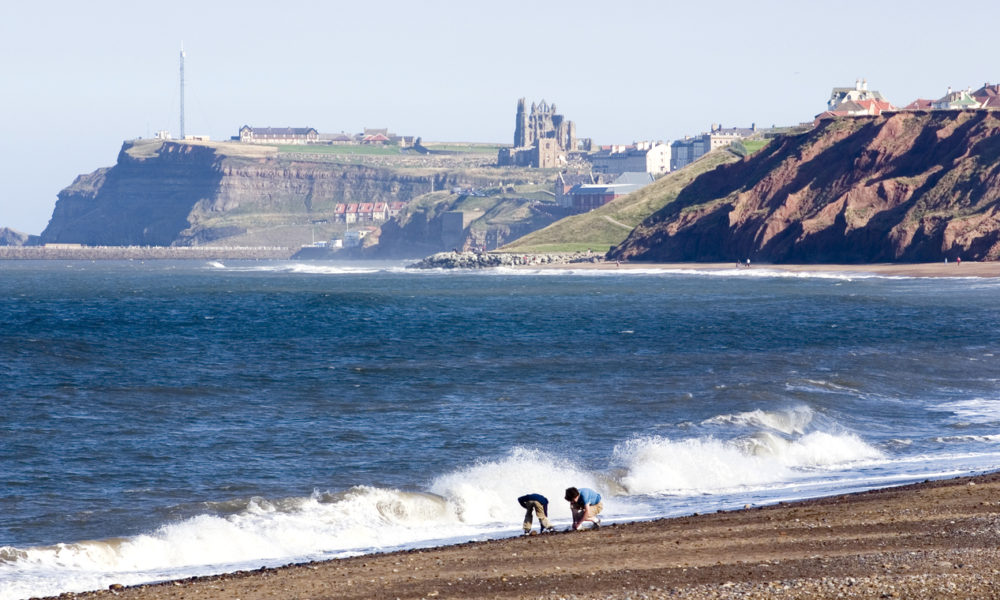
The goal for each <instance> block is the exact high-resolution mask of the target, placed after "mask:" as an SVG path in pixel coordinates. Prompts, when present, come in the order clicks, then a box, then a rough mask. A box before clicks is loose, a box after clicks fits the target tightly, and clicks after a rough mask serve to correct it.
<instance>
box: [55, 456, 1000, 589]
mask: <svg viewBox="0 0 1000 600" xmlns="http://www.w3.org/2000/svg"><path fill="white" fill-rule="evenodd" d="M609 502H614V499H613V498H612V499H609ZM998 543H1000V475H998V474H997V473H991V474H984V475H979V476H972V477H962V478H955V479H947V480H936V481H929V482H923V483H919V484H913V485H906V486H900V487H895V488H886V489H880V490H873V491H868V492H862V493H857V494H849V495H840V496H834V497H829V498H820V499H815V500H807V501H802V502H795V503H782V504H778V505H773V506H763V507H746V508H745V509H743V510H735V511H727V512H716V513H711V514H701V515H699V514H695V515H691V516H687V517H681V518H674V519H663V520H655V521H647V522H635V523H616V524H605V525H604V526H603V527H601V528H600V529H597V530H587V531H575V532H558V533H546V534H541V535H531V536H523V537H515V538H507V539H497V540H492V541H485V542H475V543H466V544H459V545H455V546H446V547H440V548H431V549H419V550H410V551H403V552H394V553H388V554H376V555H367V556H359V557H354V558H349V559H340V560H333V561H327V562H318V563H309V564H301V565H289V566H286V567H281V568H276V569H261V570H259V571H250V572H239V573H234V574H229V575H219V576H213V577H203V578H194V579H188V580H183V581H174V582H164V583H158V584H152V585H142V586H136V587H132V588H119V587H118V586H111V587H112V588H113V589H109V590H104V591H99V592H88V593H81V594H63V595H62V596H60V597H61V598H81V599H95V600H96V599H101V598H116V599H123V600H127V599H134V600H166V599H176V598H186V599H198V600H222V599H228V600H232V599H235V598H239V599H240V600H257V599H265V598H282V599H285V600H288V599H300V598H301V599H306V598H310V599H313V598H344V599H359V600H360V599H368V598H387V599H393V598H504V599H506V598H509V599H533V598H538V599H557V598H565V599H595V600H596V599H626V598H629V599H641V598H697V599H702V598H997V597H1000V587H998V584H1000V570H998V567H1000V551H998Z"/></svg>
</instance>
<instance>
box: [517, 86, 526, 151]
mask: <svg viewBox="0 0 1000 600" xmlns="http://www.w3.org/2000/svg"><path fill="white" fill-rule="evenodd" d="M527 130H528V113H527V112H525V110H524V98H521V99H520V100H518V101H517V116H516V117H515V118H514V147H515V148H523V147H525V146H527V145H528V140H527V134H528V131H527Z"/></svg>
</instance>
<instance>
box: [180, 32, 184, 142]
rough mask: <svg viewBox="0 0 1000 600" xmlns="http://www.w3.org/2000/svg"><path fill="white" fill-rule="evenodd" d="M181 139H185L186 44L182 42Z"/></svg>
mask: <svg viewBox="0 0 1000 600" xmlns="http://www.w3.org/2000/svg"><path fill="white" fill-rule="evenodd" d="M181 139H182V140H183V139H184V42H181Z"/></svg>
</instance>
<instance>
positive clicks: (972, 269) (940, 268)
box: [517, 261, 1000, 278]
mask: <svg viewBox="0 0 1000 600" xmlns="http://www.w3.org/2000/svg"><path fill="white" fill-rule="evenodd" d="M517 268H535V269H572V270H601V271H608V270H610V271H613V270H660V271H731V270H737V271H749V272H753V271H780V272H786V273H838V274H848V275H849V274H852V273H856V274H861V275H880V276H885V277H984V278H989V277H1000V262H970V261H963V262H961V263H955V262H949V263H944V262H941V263H870V264H858V265H842V264H768V263H760V264H753V265H751V267H750V268H749V269H748V268H747V267H742V266H741V267H738V266H737V265H736V263H640V262H623V263H621V264H620V265H619V264H615V263H613V262H578V263H561V264H543V265H531V266H525V267H517Z"/></svg>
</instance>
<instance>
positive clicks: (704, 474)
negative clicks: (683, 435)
mask: <svg viewBox="0 0 1000 600" xmlns="http://www.w3.org/2000/svg"><path fill="white" fill-rule="evenodd" d="M881 457H882V453H881V452H880V451H879V450H877V449H876V448H874V447H873V446H871V445H869V444H867V443H865V442H864V441H863V440H861V439H860V438H859V437H857V436H856V435H854V434H850V433H845V434H839V435H834V434H829V433H823V432H812V433H808V434H805V435H802V436H799V437H797V438H794V439H791V440H789V439H785V438H784V437H781V436H779V435H775V434H773V433H770V432H758V433H756V434H754V435H752V436H749V437H744V438H738V439H735V440H728V441H724V440H719V439H715V438H688V439H683V440H671V439H667V438H664V437H659V436H651V437H641V438H635V439H632V440H629V441H628V442H626V443H624V444H620V445H618V446H617V447H616V448H615V458H616V460H617V461H618V462H619V463H620V464H622V465H623V467H624V469H625V474H624V475H623V476H622V477H621V483H622V485H623V486H624V488H625V489H626V490H628V493H630V494H650V495H657V494H675V495H690V494H698V493H719V492H727V491H733V490H738V489H747V488H753V487H759V486H766V485H772V484H775V483H779V482H787V481H793V480H795V479H798V478H800V477H801V476H802V475H801V473H802V472H803V471H805V470H809V469H818V468H822V469H830V468H844V467H846V466H848V465H851V464H854V463H857V462H859V461H870V460H876V459H880V458H881Z"/></svg>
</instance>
